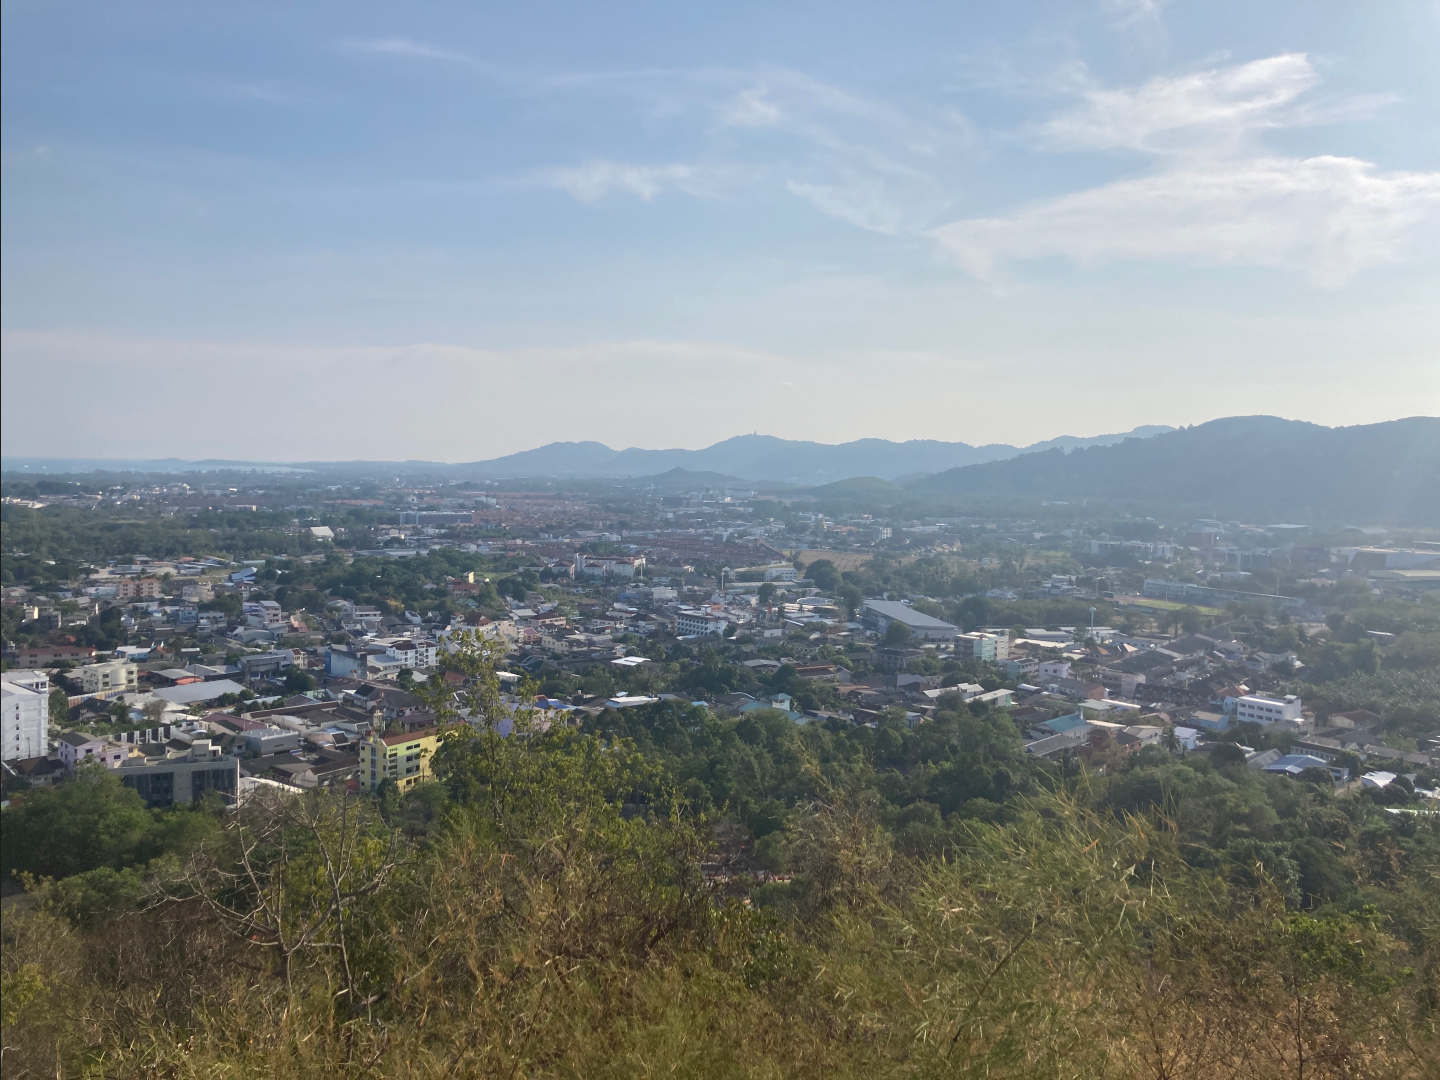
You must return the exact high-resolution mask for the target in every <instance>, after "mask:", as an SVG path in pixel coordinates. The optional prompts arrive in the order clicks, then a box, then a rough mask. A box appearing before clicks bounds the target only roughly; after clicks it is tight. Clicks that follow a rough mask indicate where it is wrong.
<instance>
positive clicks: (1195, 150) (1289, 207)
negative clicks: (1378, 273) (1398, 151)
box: [933, 53, 1440, 288]
mask: <svg viewBox="0 0 1440 1080" xmlns="http://www.w3.org/2000/svg"><path fill="white" fill-rule="evenodd" d="M1320 81H1321V80H1320V76H1319V73H1318V72H1317V71H1316V69H1315V66H1314V65H1313V64H1312V63H1311V61H1310V59H1309V58H1308V57H1307V56H1305V55H1304V54H1300V53H1287V54H1282V55H1280V56H1273V57H1267V58H1265V59H1261V60H1256V61H1252V62H1250V63H1245V64H1238V65H1233V66H1229V67H1221V68H1213V69H1208V70H1204V71H1199V72H1191V73H1186V74H1181V75H1173V76H1165V77H1161V78H1156V79H1152V80H1150V81H1149V82H1147V83H1145V84H1143V85H1142V86H1139V87H1133V88H1107V87H1102V86H1098V85H1094V84H1093V83H1092V82H1091V81H1090V80H1089V79H1088V76H1087V78H1086V79H1085V80H1083V81H1082V82H1081V83H1080V85H1079V89H1078V90H1077V93H1076V96H1077V97H1078V98H1079V101H1078V103H1077V104H1076V105H1075V106H1073V107H1072V108H1069V109H1066V110H1064V111H1062V112H1060V113H1058V114H1056V115H1055V116H1053V117H1051V118H1050V119H1049V120H1047V121H1045V122H1044V123H1042V124H1040V125H1039V126H1038V127H1036V128H1033V129H1032V133H1033V134H1034V135H1035V136H1036V141H1037V143H1038V145H1039V146H1040V147H1041V148H1043V149H1046V150H1051V151H1094V150H1116V149H1124V150H1131V151H1139V152H1142V153H1147V154H1150V155H1151V156H1152V159H1153V161H1154V168H1153V171H1152V172H1150V173H1149V174H1148V175H1143V176H1139V177H1132V178H1127V179H1123V180H1117V181H1114V182H1111V183H1107V184H1102V185H1100V186H1098V187H1094V188H1091V189H1089V190H1085V191H1078V192H1074V193H1071V194H1067V195H1063V196H1059V197H1057V198H1053V199H1050V200H1047V201H1044V202H1040V203H1037V204H1035V205H1032V206H1030V207H1027V208H1025V209H1023V210H1020V211H1019V212H1017V213H1014V214H1011V215H1007V216H1001V217H985V218H971V219H966V220H962V221H957V222H954V223H952V224H950V225H946V226H943V227H941V228H939V229H936V230H933V235H934V236H935V237H936V238H937V239H939V240H940V242H941V243H942V244H943V245H944V247H945V248H946V249H947V250H948V251H949V252H950V254H951V255H952V256H953V257H954V258H955V259H956V261H957V262H959V264H960V265H961V266H962V267H963V268H964V269H966V270H967V271H969V272H970V273H971V274H973V275H975V276H978V277H984V278H991V277H993V276H994V275H995V273H996V272H997V269H998V267H999V265H1000V264H1001V263H1004V262H1006V261H1009V260H1024V259H1038V258H1047V257H1056V256H1059V257H1062V258H1066V259H1069V260H1071V261H1073V262H1074V263H1076V264H1077V265H1080V266H1085V267H1089V266H1095V265H1098V264H1101V263H1105V262H1110V261H1118V260H1128V261H1137V262H1151V263H1176V262H1178V263H1188V264H1194V265H1207V266H1257V267H1271V268H1277V269H1283V270H1288V271H1293V272H1298V273H1300V274H1303V275H1304V276H1305V277H1306V278H1307V279H1308V280H1309V281H1310V282H1311V283H1313V284H1315V285H1317V286H1320V287H1325V288H1334V287H1338V286H1340V285H1342V284H1344V283H1345V282H1346V281H1349V280H1350V279H1351V278H1352V277H1354V276H1355V275H1356V274H1358V273H1360V272H1361V271H1363V270H1365V269H1367V268H1369V267H1373V266H1377V265H1380V264H1383V263H1387V262H1394V261H1397V260H1399V259H1402V258H1405V257H1407V256H1408V255H1411V254H1413V253H1414V252H1415V251H1416V250H1417V248H1418V245H1416V244H1415V237H1414V236H1412V235H1411V234H1412V233H1413V232H1414V231H1415V230H1417V229H1418V228H1419V227H1421V226H1422V225H1425V224H1426V223H1428V222H1431V221H1434V220H1436V219H1437V218H1440V173H1406V172H1387V171H1385V170H1383V169H1381V168H1380V167H1379V166H1377V165H1375V164H1373V163H1370V162H1366V161H1362V160H1359V159H1356V158H1353V157H1344V156H1335V155H1317V156H1313V157H1306V158H1299V157H1285V156H1280V155H1276V154H1274V153H1272V152H1268V151H1266V150H1265V149H1264V147H1263V145H1262V141H1263V138H1262V137H1263V135H1264V133H1266V132H1268V131H1272V130H1275V129H1279V128H1293V127H1302V126H1315V125H1318V124H1320V123H1325V122H1330V121H1333V120H1337V119H1346V118H1353V117H1355V116H1359V115H1365V114H1366V113H1367V112H1368V111H1373V110H1374V109H1376V108H1378V107H1380V106H1381V105H1383V104H1384V103H1385V101H1386V100H1387V99H1382V98H1379V97H1377V96H1373V95H1372V96H1369V97H1366V98H1349V99H1344V98H1342V99H1337V100H1331V101H1325V102H1320V103H1318V104H1317V103H1312V102H1308V101H1306V100H1302V99H1303V98H1304V96H1305V95H1306V94H1307V93H1309V92H1310V91H1312V90H1313V89H1314V88H1316V87H1317V86H1319V84H1320Z"/></svg>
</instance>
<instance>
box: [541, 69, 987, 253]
mask: <svg viewBox="0 0 1440 1080" xmlns="http://www.w3.org/2000/svg"><path fill="white" fill-rule="evenodd" d="M587 85H589V86H591V87H592V88H594V87H595V86H599V85H605V86H606V87H607V89H609V90H611V91H612V92H617V93H627V92H628V93H634V94H636V95H638V96H640V97H641V99H642V100H644V101H646V102H647V103H648V104H647V106H646V107H645V109H644V112H645V114H646V115H647V117H648V118H649V119H650V120H651V121H652V122H655V121H666V122H675V123H682V124H689V125H690V126H691V135H692V138H693V140H694V141H695V148H694V153H693V156H692V157H691V159H690V160H689V162H688V163H687V164H684V165H666V166H658V167H657V166H644V165H630V164H621V163H617V162H614V161H608V160H604V161H598V162H588V163H584V164H581V165H578V166H572V167H567V168H560V169H552V170H548V171H546V172H544V173H541V174H538V175H539V180H540V182H541V183H544V184H546V185H547V186H550V187H554V188H558V189H560V190H563V191H566V192H568V193H570V194H571V195H572V196H574V197H575V198H578V199H582V200H584V201H586V202H590V201H595V200H597V199H601V198H604V197H605V196H606V195H609V194H612V193H623V192H629V193H631V194H634V195H638V196H640V197H642V198H651V197H653V196H654V195H655V194H657V193H658V192H659V191H661V190H664V189H666V188H670V187H673V188H677V189H680V190H684V191H687V192H690V193H692V194H704V195H714V194H718V193H720V192H722V191H731V190H735V189H736V188H738V187H741V186H745V187H751V188H754V187H769V188H771V189H772V190H774V189H778V190H781V191H785V192H788V193H789V194H791V195H794V196H795V197H797V198H800V199H804V200H805V201H806V202H807V203H809V204H810V205H811V206H812V207H813V208H814V209H816V210H818V211H820V212H821V213H823V214H826V215H828V216H831V217H834V218H836V219H838V220H841V221H844V222H846V223H847V224H850V225H854V226H857V227H859V228H863V229H868V230H871V231H876V232H882V233H888V234H897V233H906V232H914V231H916V230H918V229H921V228H924V227H928V226H929V225H930V224H932V223H933V222H934V220H935V215H936V214H937V213H939V212H940V211H941V209H943V208H944V207H945V206H946V204H947V198H946V194H945V190H946V185H945V182H944V180H943V179H942V174H943V173H944V172H945V171H946V170H947V169H948V168H950V167H952V165H953V162H954V159H955V158H956V157H957V156H959V155H962V154H964V153H967V152H969V150H970V147H971V144H972V143H973V141H974V138H975V134H974V130H973V128H972V127H971V126H970V125H969V124H968V122H967V121H966V120H965V118H964V117H963V116H961V115H960V114H959V113H958V111H956V110H954V109H953V108H945V109H942V110H935V111H934V112H933V113H931V114H921V113H916V112H913V111H910V110H906V109H903V108H899V107H897V106H895V105H893V104H891V103H889V102H886V101H883V100H879V99H875V98H867V97H864V96H861V95H857V94H852V93H849V92H847V91H844V90H841V89H839V88H837V87H835V86H831V85H829V84H827V83H824V82H821V81H819V80H815V79H812V78H809V77H808V76H805V75H803V74H801V73H799V72H794V71H787V70H784V69H769V70H765V71H761V72H756V71H734V70H703V71H696V72H691V73H688V74H687V73H655V72H643V73H635V75H634V76H633V77H632V78H629V79H616V80H614V81H613V82H611V83H608V84H604V83H600V82H597V81H594V80H591V81H589V82H588V84H587Z"/></svg>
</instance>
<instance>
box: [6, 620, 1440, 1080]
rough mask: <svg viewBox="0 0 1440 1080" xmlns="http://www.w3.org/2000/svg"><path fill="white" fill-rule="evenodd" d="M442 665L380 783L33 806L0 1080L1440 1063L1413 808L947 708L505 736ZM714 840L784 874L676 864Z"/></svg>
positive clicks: (1436, 880) (1429, 896) (1436, 851)
mask: <svg viewBox="0 0 1440 1080" xmlns="http://www.w3.org/2000/svg"><path fill="white" fill-rule="evenodd" d="M454 662H455V664H457V665H458V668H459V669H460V670H463V672H464V674H465V675H466V676H467V677H468V683H467V686H466V689H465V690H464V692H463V694H462V695H461V696H460V698H458V699H456V698H449V697H447V696H445V695H444V694H443V693H442V692H441V691H440V690H436V691H435V694H434V699H433V700H432V701H430V704H431V705H432V707H434V708H435V709H436V712H437V714H438V715H439V716H440V717H441V718H442V719H447V720H448V719H453V718H454V712H455V710H456V709H457V708H458V707H460V706H463V707H464V708H465V709H466V710H467V711H468V714H469V715H470V717H471V718H472V720H473V721H474V722H475V724H476V726H474V727H472V726H469V725H463V724H454V725H453V726H452V727H450V728H449V729H448V730H447V738H446V740H445V742H444V744H443V746H442V748H441V750H440V752H439V753H438V755H437V757H436V761H435V765H436V774H437V779H436V781H435V782H434V783H430V784H426V785H423V786H422V787H421V788H419V789H418V790H416V791H414V792H413V793H411V794H409V795H408V796H407V797H406V798H404V799H403V800H402V799H399V798H397V797H395V796H394V794H393V793H391V794H390V795H388V796H386V797H384V798H382V799H379V800H371V799H368V798H356V797H353V796H347V795H345V794H344V793H343V792H332V791H323V790H322V791H314V792H308V793H296V794H290V795H284V796H278V797H272V798H271V799H270V801H265V800H264V799H263V798H260V799H256V800H252V801H251V802H249V803H248V804H247V805H245V806H244V807H242V808H240V809H238V810H227V809H222V808H219V807H201V808H197V809H193V810H184V811H171V812H167V813H163V814H156V813H153V812H150V811H146V810H145V809H144V808H143V807H140V806H139V804H138V800H136V799H135V798H134V796H133V795H132V794H131V793H130V792H128V791H126V790H125V789H124V788H123V787H121V785H120V784H119V781H118V780H117V779H116V778H115V777H114V775H113V774H110V773H106V772H104V771H103V770H94V771H92V772H89V773H87V774H86V775H84V776H82V777H81V778H79V779H77V780H76V781H74V782H72V783H69V784H66V785H64V786H62V787H61V788H59V789H57V790H54V791H41V792H26V793H24V794H23V798H22V799H20V800H18V805H17V806H15V807H13V808H11V809H9V810H7V811H5V814H4V830H5V832H4V841H5V858H6V864H7V867H9V868H11V869H15V870H21V871H25V872H26V873H28V874H30V875H37V876H31V877H29V878H26V879H25V880H26V881H27V885H28V895H26V896H25V897H22V898H20V899H19V901H18V902H15V903H12V904H10V905H9V906H7V907H6V908H5V912H4V918H3V952H0V974H3V987H0V993H3V1005H4V1008H3V1018H0V1019H3V1031H0V1037H3V1044H4V1048H5V1049H4V1060H3V1064H4V1069H5V1075H6V1076H7V1078H8V1077H10V1076H41V1075H43V1076H54V1075H64V1076H88V1077H102V1076H103V1077H157V1076H164V1077H177V1078H187V1077H196V1078H198V1077H213V1076H241V1077H249V1076H255V1077H262V1076H263V1077H267V1078H270V1077H273V1078H277V1080H288V1078H292V1077H293V1078H299V1077H322V1076H323V1077H331V1076H356V1077H358V1076H371V1075H375V1076H386V1077H403V1078H410V1077H415V1078H420V1077H427V1078H428V1077H451V1076H485V1077H489V1076H495V1077H501V1076H504V1077H602V1078H603V1077H616V1078H620V1077H627V1078H628V1077H636V1076H659V1075H665V1076H682V1077H684V1076H691V1077H716V1076H719V1077H731V1076H733V1077H750V1076H754V1077H776V1076H796V1077H817V1078H820V1077H824V1078H826V1080H832V1078H836V1077H842V1078H843V1077H931V1076H937V1077H938V1076H967V1077H968V1076H973V1077H977V1078H978V1077H1016V1078H1019V1077H1037V1078H1038V1077H1057V1076H1067V1077H1071V1076H1073V1077H1126V1078H1129V1077H1135V1078H1142V1077H1143V1078H1150V1077H1154V1078H1160V1077H1166V1078H1169V1077H1195V1078H1209V1077H1246V1078H1255V1080H1260V1078H1269V1077H1286V1076H1294V1077H1297V1078H1300V1077H1337V1078H1338V1077H1355V1076H1376V1077H1407V1078H1408V1077H1416V1078H1418V1077H1423V1076H1427V1075H1428V1076H1433V1075H1434V1063H1435V1061H1436V1060H1440V1041H1437V1032H1436V1022H1437V1015H1440V823H1437V822H1436V820H1435V819H1434V818H1432V817H1426V816H1421V815H1419V814H1390V813H1387V812H1386V809H1385V808H1384V807H1383V806H1382V805H1379V804H1378V803H1377V800H1376V799H1375V798H1373V797H1370V796H1357V797H1351V798H1337V797H1336V796H1335V795H1333V794H1332V792H1331V791H1330V789H1329V784H1328V782H1327V783H1325V784H1323V785H1322V784H1314V783H1302V782H1295V781H1291V780H1289V779H1286V778H1278V777H1263V776H1257V775H1256V774H1254V773H1252V772H1250V771H1249V770H1248V769H1246V768H1245V767H1244V764H1243V762H1231V763H1226V762H1225V760H1224V759H1223V758H1222V759H1220V761H1219V763H1218V764H1216V765H1211V764H1210V763H1209V762H1205V761H1202V760H1199V759H1188V758H1187V759H1184V760H1176V759H1173V758H1171V757H1170V755H1169V754H1168V753H1165V752H1164V751H1161V750H1159V749H1156V748H1151V749H1147V750H1145V751H1143V752H1142V753H1140V754H1138V755H1135V756H1133V757H1130V758H1126V759H1124V760H1111V761H1108V762H1106V765H1107V771H1106V773H1105V775H1103V776H1101V775H1099V774H1098V773H1096V772H1081V771H1080V770H1079V769H1078V767H1077V768H1071V769H1058V770H1057V769H1051V768H1050V767H1049V766H1045V765H1043V764H1039V763H1035V762H1031V761H1027V760H1026V758H1025V755H1024V754H1023V751H1021V750H1020V749H1019V746H1018V740H1017V737H1016V732H1015V729H1014V727H1013V725H1011V723H1010V721H1009V720H1008V719H1007V718H1005V717H1004V716H1003V715H1001V714H995V713H991V712H988V711H984V710H981V711H971V709H970V708H969V707H968V706H966V705H964V704H963V703H960V702H958V700H954V699H952V700H949V701H946V702H944V703H943V704H944V706H945V707H944V708H941V709H939V710H937V713H936V718H935V719H934V720H932V721H930V722H928V723H926V724H923V725H921V726H920V727H919V728H916V729H913V730H911V729H909V728H907V727H906V726H905V724H904V722H903V719H899V718H895V719H891V718H888V717H887V718H885V720H884V722H883V723H882V724H881V726H880V727H879V729H878V730H872V729H865V728H860V729H852V728H848V727H835V728H827V727H824V726H821V725H805V726H803V727H797V726H796V725H794V724H792V723H791V722H790V721H789V720H788V719H786V718H785V716H784V714H782V713H778V712H765V711H763V710H762V711H759V712H755V713H751V714H749V715H747V716H744V717H741V718H739V719H724V718H720V717H716V716H714V715H712V714H710V713H708V712H706V711H705V710H703V709H695V708H692V707H689V706H684V705H674V704H663V705H657V706H653V707H650V708H647V709H634V710H625V711H621V712H618V713H607V714H603V715H602V716H600V717H598V718H596V719H594V720H593V721H591V722H589V723H587V724H586V725H585V726H584V727H582V728H573V727H572V728H561V727H556V728H554V729H551V730H540V729H539V727H538V725H537V724H536V723H535V720H534V717H531V716H528V715H525V714H524V712H523V711H522V713H521V715H520V716H519V717H517V718H516V723H517V728H518V732H517V733H516V734H513V735H511V736H510V737H507V738H502V737H501V736H500V735H498V734H497V733H496V732H495V731H494V730H493V726H492V725H494V724H495V723H496V722H497V721H498V720H499V719H501V718H502V717H503V716H505V715H506V709H505V706H504V703H503V702H502V700H501V698H500V693H499V684H498V679H497V678H496V676H495V673H494V670H493V656H489V655H487V654H486V653H485V650H484V648H483V647H480V646H477V647H476V650H475V651H474V652H473V654H471V653H466V654H462V655H461V656H460V657H459V658H458V659H457V660H455V661H454ZM437 686H438V681H437ZM1092 764H1099V762H1092ZM1396 798H1397V799H1398V800H1399V801H1400V802H1406V800H1407V798H1408V797H1407V796H1406V795H1404V794H1403V793H1397V795H1396ZM1382 801H1383V800H1382ZM1402 808H1403V809H1414V807H1413V806H1411V805H1406V806H1404V807H1402ZM737 851H746V852H748V853H749V858H750V861H751V862H752V863H753V864H758V865H761V866H765V867H767V868H769V869H771V870H773V871H777V872H778V876H777V877H775V878H773V879H768V880H764V879H761V878H757V877H755V876H752V875H749V874H741V875H739V876H735V877H730V878H725V877H723V876H722V877H720V878H716V877H714V876H713V875H712V876H711V877H709V878H707V877H706V876H704V875H703V874H702V867H703V866H706V865H707V864H714V863H717V862H721V861H723V858H724V857H725V856H727V855H734V854H735V853H736V852H737Z"/></svg>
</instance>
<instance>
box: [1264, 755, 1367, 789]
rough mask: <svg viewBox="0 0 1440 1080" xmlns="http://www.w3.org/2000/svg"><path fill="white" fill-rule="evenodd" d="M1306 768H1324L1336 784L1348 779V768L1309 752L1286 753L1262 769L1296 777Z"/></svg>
mask: <svg viewBox="0 0 1440 1080" xmlns="http://www.w3.org/2000/svg"><path fill="white" fill-rule="evenodd" d="M1306 769H1324V770H1325V771H1326V772H1328V773H1329V774H1330V777H1331V779H1332V780H1334V781H1335V782H1336V783H1337V784H1343V783H1344V782H1345V781H1347V780H1349V779H1350V770H1349V769H1345V768H1341V767H1340V766H1339V765H1332V764H1330V762H1328V761H1324V760H1322V759H1320V758H1318V757H1314V756H1312V755H1310V754H1286V755H1285V756H1284V757H1282V758H1278V759H1276V760H1275V761H1272V762H1271V763H1270V764H1269V765H1266V766H1265V768H1264V771H1265V772H1267V773H1281V774H1283V775H1285V776H1292V777H1296V776H1299V775H1300V774H1302V773H1303V772H1304V771H1305V770H1306Z"/></svg>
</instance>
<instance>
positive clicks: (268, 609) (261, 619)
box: [244, 600, 285, 630]
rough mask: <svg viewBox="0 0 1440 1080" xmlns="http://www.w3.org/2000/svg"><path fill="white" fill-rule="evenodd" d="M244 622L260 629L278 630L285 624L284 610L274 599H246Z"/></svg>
mask: <svg viewBox="0 0 1440 1080" xmlns="http://www.w3.org/2000/svg"><path fill="white" fill-rule="evenodd" d="M244 611H245V622H246V623H247V624H249V625H250V626H254V627H258V628H259V629H261V630H278V629H280V627H282V626H284V625H285V612H284V611H282V610H281V609H280V605H279V604H277V603H276V602H275V601H274V600H248V601H246V603H245V608H244Z"/></svg>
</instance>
